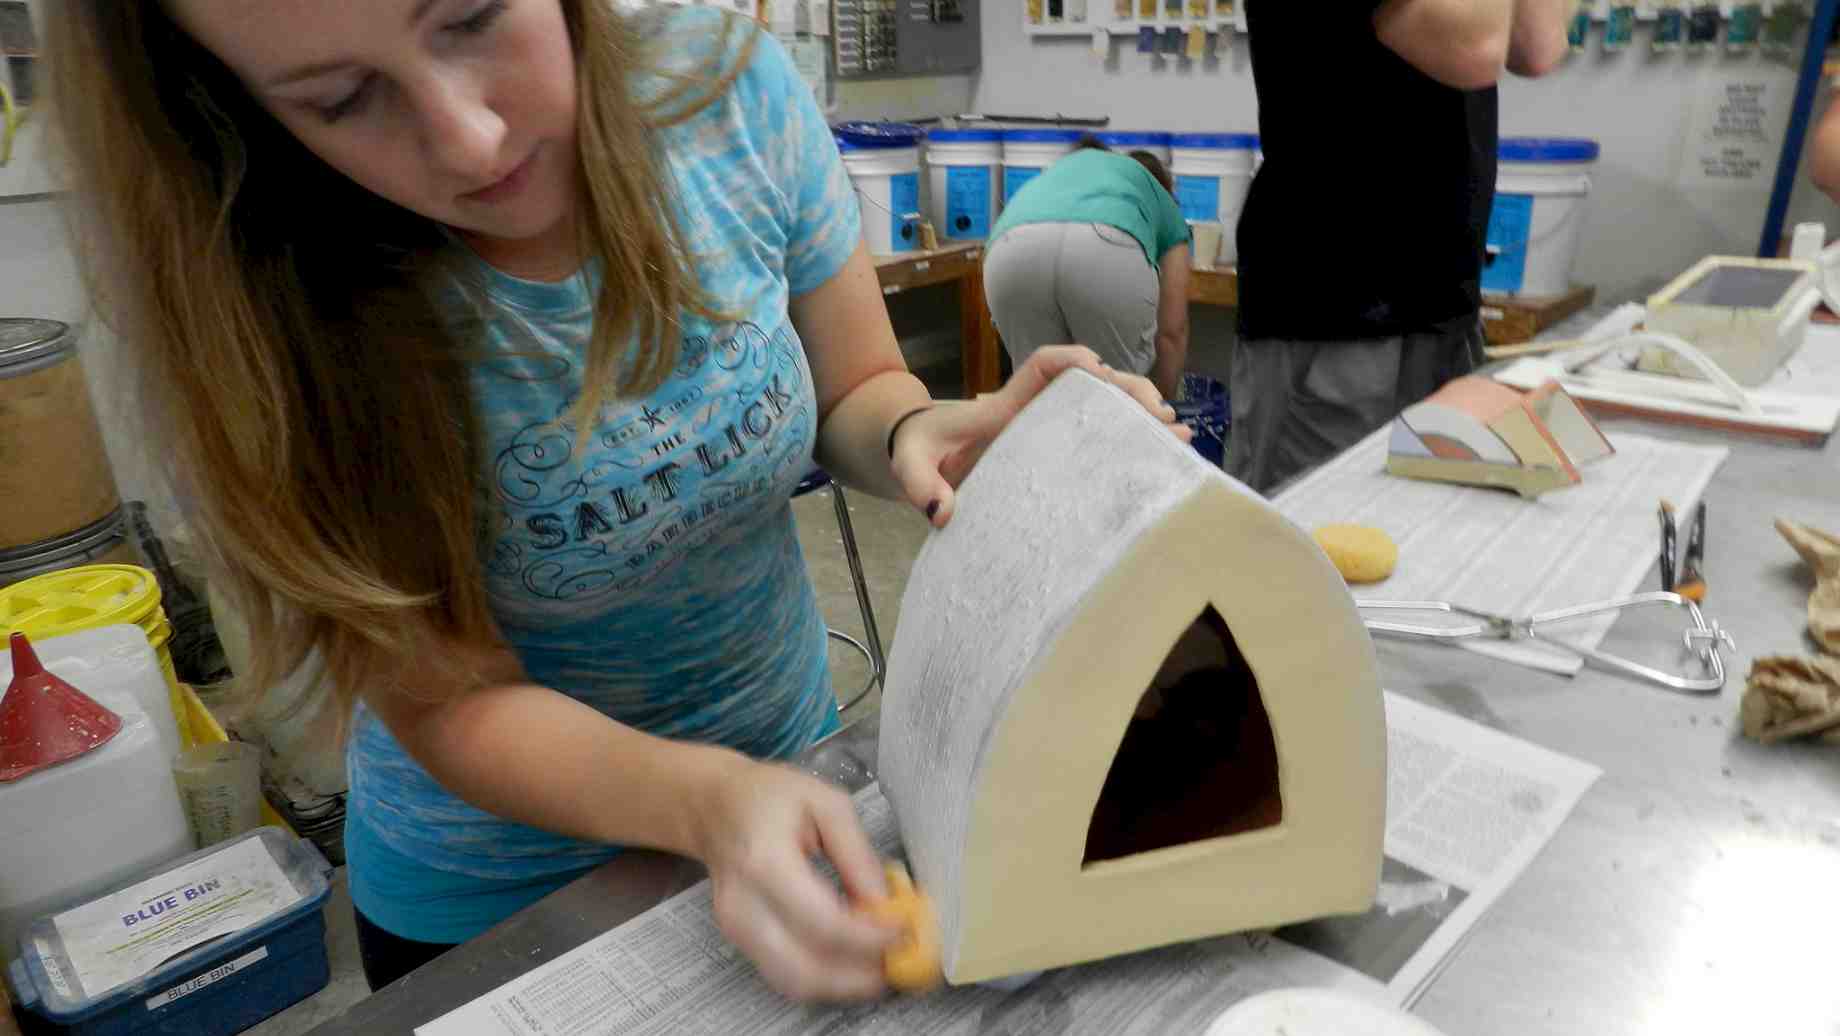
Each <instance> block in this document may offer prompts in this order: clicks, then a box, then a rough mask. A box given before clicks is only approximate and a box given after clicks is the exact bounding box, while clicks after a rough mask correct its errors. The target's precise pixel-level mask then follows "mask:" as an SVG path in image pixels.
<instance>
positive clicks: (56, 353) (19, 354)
mask: <svg viewBox="0 0 1840 1036" xmlns="http://www.w3.org/2000/svg"><path fill="white" fill-rule="evenodd" d="M74 344H75V343H74V342H72V340H71V336H70V325H69V324H65V323H60V322H59V321H56V320H33V319H29V318H25V317H0V378H16V377H22V376H24V375H27V374H30V373H32V372H33V371H35V370H38V369H39V368H41V367H49V366H51V365H52V364H54V363H57V362H58V361H60V360H62V359H63V358H64V354H65V353H68V352H69V351H70V350H71V347H72V346H73V345H74Z"/></svg>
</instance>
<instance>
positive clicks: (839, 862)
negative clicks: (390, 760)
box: [366, 644, 893, 999]
mask: <svg viewBox="0 0 1840 1036" xmlns="http://www.w3.org/2000/svg"><path fill="white" fill-rule="evenodd" d="M431 650H435V651H440V652H443V653H446V654H449V655H451V654H452V653H456V652H465V651H468V649H467V648H465V647H462V646H457V645H451V644H439V645H434V646H433V648H432V649H431ZM473 654H474V655H475V658H474V659H473V661H475V664H476V668H477V670H478V671H479V672H480V674H481V676H482V678H483V680H484V683H483V685H482V686H480V687H478V688H476V689H473V690H465V691H463V690H459V689H458V688H454V687H437V686H432V685H431V684H430V681H431V680H432V679H437V678H435V677H430V676H428V675H426V674H418V675H415V676H411V677H409V678H407V679H406V680H404V681H403V682H404V685H405V687H404V691H403V692H390V691H377V692H374V693H372V694H369V695H367V697H366V703H367V704H369V705H370V706H371V708H372V709H373V710H375V711H376V712H377V714H378V716H379V717H380V718H381V719H382V720H383V722H384V723H385V724H386V725H387V726H388V727H389V729H390V732H391V733H392V734H394V735H395V736H396V739H397V741H398V742H399V743H401V744H402V746H403V748H404V749H405V750H407V751H408V753H409V754H410V755H411V756H412V757H414V759H415V760H416V761H417V762H418V763H420V764H421V765H422V767H423V768H424V769H426V770H427V771H428V773H429V774H430V775H431V776H433V777H434V779H435V780H437V781H439V782H440V784H441V786H442V787H444V788H446V789H447V790H449V791H451V792H452V793H453V794H455V795H457V796H459V797H460V798H461V799H463V800H465V801H467V802H469V803H471V804H472V805H474V806H477V807H479V808H480V809H483V810H486V811H487V812H490V813H492V814H494V815H495V816H500V817H503V818H505V819H507V820H513V821H517V822H519V823H524V824H530V825H532V826H535V827H540V828H543V829H544V830H548V831H555V832H558V833H561V834H566V835H571V836H574V837H577V838H583V839H588V840H592V841H599V842H609V843H617V844H621V845H630V846H641V847H646V848H653V849H663V850H666V851H669V852H674V853H679V854H682V855H686V856H690V857H693V858H695V859H698V860H700V861H702V863H703V864H704V865H705V866H707V867H708V868H709V871H710V875H711V878H712V880H713V881H714V884H715V888H716V918H717V921H718V923H719V924H720V925H721V928H722V931H723V933H724V934H725V935H726V936H727V937H728V938H729V939H730V940H731V941H733V942H734V943H735V945H736V946H737V947H739V948H740V949H741V950H742V951H743V952H744V953H746V954H747V955H748V956H749V957H750V958H751V959H752V960H753V961H754V962H755V963H756V965H757V966H758V967H759V968H760V970H761V973H762V975H763V976H764V977H765V978H766V979H767V981H768V982H769V983H771V984H772V985H773V986H774V987H775V988H777V989H779V990H780V991H781V992H783V993H785V994H787V995H789V996H794V997H799V998H824V999H836V998H856V997H867V996H875V995H877V994H879V993H880V992H881V991H882V989H883V982H882V976H881V951H882V949H883V948H884V947H885V946H886V945H887V944H888V942H889V941H890V939H891V937H892V934H893V933H892V932H889V931H887V930H886V929H884V928H883V927H882V926H880V925H878V924H876V923H874V922H872V921H868V920H865V919H863V918H860V917H857V916H854V915H853V914H852V913H851V911H850V909H849V904H848V903H847V902H846V900H845V899H844V897H840V896H839V895H838V894H837V892H836V891H835V890H834V889H833V888H832V887H831V886H830V885H829V884H828V883H827V882H825V881H824V880H823V878H822V877H821V876H820V875H819V874H818V873H817V872H816V871H815V870H814V869H813V867H812V865H811V863H810V860H811V858H812V857H813V856H817V855H823V856H825V857H826V858H828V859H829V860H830V861H831V863H833V864H834V865H835V866H836V867H837V870H838V872H839V874H840V875H841V876H842V878H843V883H844V888H845V890H846V893H847V895H848V896H849V897H850V898H857V897H862V896H879V895H883V894H885V886H884V883H883V881H882V878H881V874H880V866H879V864H878V862H877V860H876V856H875V851H874V849H873V848H872V847H871V846H870V845H869V842H868V839H867V837H866V836H865V835H864V834H863V833H862V828H861V826H860V824H859V823H858V821H857V819H856V814H855V812H854V810H853V809H852V808H851V806H850V801H849V798H848V797H847V796H846V795H844V794H843V793H842V792H840V791H838V790H837V789H835V788H831V787H829V786H828V785H825V784H823V783H822V782H819V781H817V780H815V779H813V778H810V777H807V776H806V775H804V774H801V773H798V772H796V771H794V770H792V769H790V768H786V767H780V766H774V765H770V764H765V763H758V762H754V761H752V760H750V759H748V758H746V757H745V756H743V755H741V754H740V753H737V752H733V751H730V750H728V749H725V748H718V747H714V746H710V745H700V744H693V743H689V742H681V741H671V740H667V739H664V738H658V737H653V736H651V735H649V734H645V733H642V732H640V731H638V730H635V729H633V728H632V727H628V726H624V725H622V724H620V723H616V722H614V721H613V720H612V719H609V718H608V717H606V716H604V715H602V714H601V713H599V712H596V711H595V710H593V709H591V708H589V707H588V706H586V705H583V704H581V703H580V702H577V701H575V700H573V699H571V698H569V697H567V696H565V695H562V694H559V693H557V692H556V691H553V690H550V689H549V688H546V687H540V686H537V685H535V684H532V683H530V682H528V680H526V679H525V678H524V677H523V674H522V673H521V672H520V671H519V668H518V665H517V662H516V659H515V658H514V657H513V656H512V655H511V652H510V651H509V650H508V649H503V648H500V649H497V650H493V651H474V652H473Z"/></svg>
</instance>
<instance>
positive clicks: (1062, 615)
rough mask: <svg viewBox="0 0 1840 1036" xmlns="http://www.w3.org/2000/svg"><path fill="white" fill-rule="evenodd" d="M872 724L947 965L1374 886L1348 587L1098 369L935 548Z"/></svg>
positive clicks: (1373, 710)
mask: <svg viewBox="0 0 1840 1036" xmlns="http://www.w3.org/2000/svg"><path fill="white" fill-rule="evenodd" d="M880 738H881V740H880V745H879V751H880V763H879V769H880V775H881V780H882V786H883V790H884V792H885V793H886V795H887V797H888V799H889V801H890V802H891V803H892V804H893V806H894V809H895V814H896V817H897V819H898V821H899V823H900V828H901V834H902V841H903V842H904V844H905V846H906V849H907V853H908V862H909V864H910V865H911V866H912V868H913V871H914V877H915V880H916V881H917V882H918V883H919V885H920V886H921V887H922V888H923V889H925V890H926V892H927V893H928V894H929V895H930V896H931V897H932V899H933V902H934V904H935V905H936V908H937V911H938V914H939V917H938V920H939V924H940V933H941V941H942V944H943V945H942V949H943V954H942V955H943V965H944V970H945V974H946V977H947V979H948V980H949V981H952V982H955V983H965V982H977V981H983V980H985V979H990V978H997V977H1002V976H1006V975H1012V974H1016V973H1019V972H1025V971H1034V970H1039V969H1044V968H1051V967H1058V966H1061V965H1066V964H1073V963H1078V962H1081V961H1087V960H1095V959H1098V958H1102V957H1108V956H1112V955H1114V954H1120V953H1127V952H1131V951H1134V950H1139V949H1145V948H1148V947H1152V946H1158V945H1163V944H1167V943H1173V942H1180V941H1185V940H1190V939H1197V938H1202V937H1206V936H1212V935H1218V934H1222V933H1226V932H1232V931H1239V930H1244V929H1250V928H1259V927H1266V926H1272V925H1278V924H1284V923H1288V922H1292V921H1297V920H1302V919H1305V918H1311V917H1318V916H1322V915H1326V914H1335V913H1352V912H1359V911H1362V910H1365V909H1367V908H1368V907H1369V906H1370V905H1371V904H1372V902H1373V898H1374V894H1375V890H1376V886H1377V883H1378V880H1379V873H1380V854H1381V839H1382V834H1383V831H1384V825H1385V809H1386V760H1385V755H1386V732H1385V718H1384V714H1383V711H1382V705H1381V696H1380V687H1379V682H1378V678H1377V675H1376V667H1375V659H1374V653H1373V646H1372V643H1371V641H1370V640H1369V639H1368V636H1367V632H1366V630H1365V628H1364V627H1363V626H1362V624H1361V620H1360V618H1359V616H1358V615H1357V614H1356V611H1355V608H1354V605H1353V602H1352V600H1351V598H1350V597H1349V594H1348V590H1347V587H1346V586H1345V585H1344V583H1343V582H1342V579H1341V577H1340V576H1338V575H1337V574H1336V572H1335V569H1334V568H1332V567H1331V566H1330V564H1329V562H1328V560H1327V559H1326V558H1325V557H1324V556H1323V554H1322V552H1321V551H1320V550H1318V548H1317V547H1316V545H1315V544H1314V543H1313V542H1312V541H1311V540H1310V537H1309V536H1308V535H1307V534H1305V533H1304V532H1303V531H1302V530H1301V529H1298V528H1297V527H1296V526H1294V525H1292V524H1291V523H1290V522H1288V521H1286V520H1285V519H1284V518H1283V517H1281V516H1280V515H1279V514H1278V512H1277V511H1276V510H1274V509H1273V508H1272V507H1271V506H1270V505H1269V504H1268V503H1266V502H1265V500H1264V499H1263V498H1261V497H1259V496H1258V495H1257V494H1255V493H1253V492H1252V491H1251V490H1248V489H1247V488H1245V487H1244V486H1242V485H1241V484H1239V483H1238V482H1235V481H1233V480H1232V479H1230V478H1228V477H1226V476H1225V475H1224V474H1222V473H1221V472H1220V470H1219V469H1218V468H1215V467H1212V466H1210V465H1208V464H1207V463H1205V462H1204V461H1203V460H1202V459H1201V458H1200V457H1199V456H1198V455H1197V454H1196V453H1195V452H1194V451H1193V450H1191V449H1190V448H1189V447H1187V446H1185V445H1183V444H1182V443H1181V442H1180V441H1179V440H1178V439H1176V438H1175V437H1174V436H1172V435H1170V434H1169V431H1168V430H1167V429H1166V428H1165V427H1164V426H1163V425H1162V423H1161V422H1160V421H1158V420H1156V419H1155V418H1153V417H1152V416H1150V415H1149V414H1148V413H1146V412H1145V411H1144V410H1143V409H1142V408H1141V407H1140V406H1138V405H1137V404H1136V403H1134V402H1132V401H1131V400H1130V399H1128V398H1127V397H1126V396H1125V395H1124V394H1123V393H1122V392H1120V391H1118V390H1117V389H1115V388H1113V387H1111V386H1109V385H1105V384H1103V383H1101V382H1100V381H1098V380H1097V379H1095V378H1093V377H1091V376H1089V375H1087V374H1085V373H1082V372H1078V371H1074V372H1069V373H1067V374H1064V375H1062V376H1061V377H1059V378H1057V379H1056V380H1055V381H1054V383H1053V384H1052V385H1050V386H1049V387H1048V388H1047V390H1045V391H1044V392H1043V393H1042V394H1041V395H1040V396H1039V397H1038V398H1037V399H1036V400H1035V401H1034V402H1032V403H1031V404H1030V405H1029V406H1028V407H1027V408H1026V409H1025V410H1024V411H1023V412H1022V413H1021V414H1020V415H1019V416H1017V418H1016V419H1015V420H1014V421H1013V422H1012V423H1011V424H1010V426H1009V427H1008V428H1007V429H1006V430H1005V431H1004V433H1003V434H1002V435H1001V436H1000V437H998V439H997V440H996V442H995V443H993V444H992V446H991V448H990V450H989V451H988V452H987V453H986V454H985V455H984V457H983V458H982V459H981V460H980V461H979V462H978V465H977V467H976V469H975V470H974V471H973V472H972V474H971V475H970V477H969V478H967V479H966V480H965V483H964V485H963V486H962V487H961V488H960V493H959V499H958V508H957V511H956V513H955V514H954V515H953V518H952V520H951V522H950V524H949V525H948V526H947V527H946V528H945V529H943V530H940V531H939V532H936V533H934V534H933V535H932V537H931V538H930V539H929V540H928V541H927V543H926V545H925V547H924V548H923V549H922V550H921V552H920V556H919V558H918V560H917V561H916V562H915V565H914V569H913V573H912V575H911V577H910V579H909V582H908V586H907V591H906V594H905V596H904V597H903V599H902V605H901V624H900V629H899V632H898V634H897V636H896V638H895V643H894V648H893V651H892V653H891V656H890V659H889V670H888V680H887V687H886V693H885V696H884V701H883V706H882V720H881V734H880Z"/></svg>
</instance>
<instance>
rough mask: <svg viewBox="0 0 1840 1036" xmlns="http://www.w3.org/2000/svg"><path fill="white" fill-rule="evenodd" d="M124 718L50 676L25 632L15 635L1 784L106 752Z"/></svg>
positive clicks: (0, 745) (3, 705)
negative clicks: (92, 753) (103, 749)
mask: <svg viewBox="0 0 1840 1036" xmlns="http://www.w3.org/2000/svg"><path fill="white" fill-rule="evenodd" d="M120 732H121V717H120V716H117V715H115V714H114V713H113V712H110V711H109V710H108V709H105V708H103V707H102V706H100V705H98V704H96V702H95V700H94V699H92V698H91V697H90V696H89V695H87V694H84V693H83V692H82V691H79V690H77V689H76V688H75V687H72V686H70V685H69V684H67V683H65V682H64V681H62V680H60V679H58V678H57V677H56V676H53V675H52V674H51V673H48V672H46V671H45V667H44V664H43V663H41V662H39V660H38V655H37V654H36V653H35V652H33V650H32V645H31V644H30V643H28V642H27V641H26V635H25V634H23V633H15V634H13V682H12V683H11V684H10V685H8V687H7V689H6V696H5V697H4V698H0V784H4V783H6V782H8V781H16V780H18V779H19V778H21V777H24V776H26V775H27V774H29V773H36V772H37V771H39V770H42V769H44V768H45V767H47V766H56V765H57V764H59V763H62V762H68V761H70V760H72V759H75V758H76V757H77V756H80V755H82V754H83V753H85V752H88V751H92V750H94V749H97V748H101V747H102V746H103V745H106V744H108V743H109V739H110V738H112V737H114V736H115V735H116V734H118V733H120Z"/></svg>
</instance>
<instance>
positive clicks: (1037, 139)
mask: <svg viewBox="0 0 1840 1036" xmlns="http://www.w3.org/2000/svg"><path fill="white" fill-rule="evenodd" d="M1002 132H1003V142H1004V143H1006V144H1072V143H1075V142H1076V141H1078V140H1079V139H1080V138H1081V137H1083V136H1085V132H1084V131H1082V130H1071V129H1007V130H1003V131H1002Z"/></svg>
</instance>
